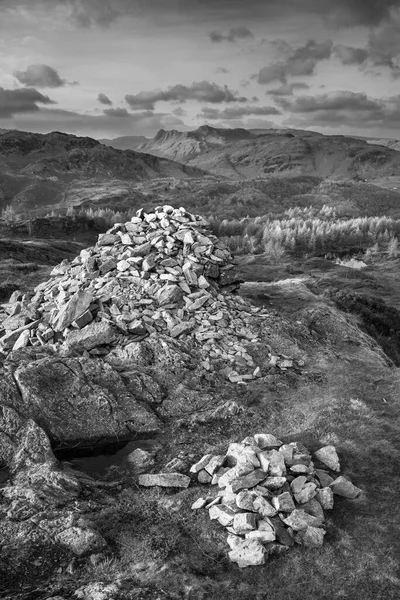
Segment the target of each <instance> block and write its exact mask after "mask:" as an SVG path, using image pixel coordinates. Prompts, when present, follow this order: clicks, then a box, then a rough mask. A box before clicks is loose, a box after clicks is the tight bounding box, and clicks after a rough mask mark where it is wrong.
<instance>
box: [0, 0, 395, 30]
mask: <svg viewBox="0 0 400 600" xmlns="http://www.w3.org/2000/svg"><path fill="white" fill-rule="evenodd" d="M1 4H2V5H3V6H6V7H10V8H18V6H21V5H23V6H25V7H26V8H27V10H29V11H34V10H35V8H36V7H37V6H43V5H44V6H45V7H46V9H47V10H48V11H52V10H54V11H56V10H57V9H58V7H59V6H60V5H62V6H64V7H65V8H66V10H67V15H68V17H69V19H70V20H71V21H72V22H73V23H74V24H75V25H76V26H78V27H95V26H100V27H109V26H110V25H112V24H113V23H114V22H115V21H117V20H118V19H121V18H125V17H127V16H132V17H138V16H140V15H146V16H152V15H155V16H158V15H161V16H169V17H172V18H175V19H179V20H180V22H182V21H183V22H185V21H186V22H195V21H196V20H198V19H199V18H201V19H203V20H207V21H208V22H213V23H216V24H218V25H220V24H223V23H227V22H228V23H230V24H231V23H232V24H234V23H238V24H239V25H238V28H239V27H241V23H243V21H244V20H245V21H248V20H249V18H252V19H254V20H259V19H269V20H273V19H277V18H285V17H288V16H291V15H293V14H296V15H298V16H302V15H315V14H316V15H319V16H320V17H321V18H322V19H325V20H326V21H328V22H329V23H330V24H332V25H333V26H336V27H353V26H354V25H364V26H372V27H375V26H376V25H378V24H379V23H381V22H383V21H384V20H387V19H388V18H389V16H390V14H391V10H392V9H393V8H396V7H398V6H399V4H400V0H335V1H334V2H333V1H332V0H318V1H316V0H247V1H246V2H243V0H151V2H146V1H145V0H2V2H1Z"/></svg>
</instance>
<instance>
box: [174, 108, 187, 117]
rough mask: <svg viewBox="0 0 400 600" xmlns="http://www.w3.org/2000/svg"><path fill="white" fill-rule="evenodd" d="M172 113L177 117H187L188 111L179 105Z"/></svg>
mask: <svg viewBox="0 0 400 600" xmlns="http://www.w3.org/2000/svg"><path fill="white" fill-rule="evenodd" d="M172 114H173V115H175V116H177V117H186V115H187V112H186V110H184V109H183V108H182V106H178V108H175V109H174V110H173V111H172Z"/></svg>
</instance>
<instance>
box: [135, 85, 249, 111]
mask: <svg viewBox="0 0 400 600" xmlns="http://www.w3.org/2000/svg"><path fill="white" fill-rule="evenodd" d="M125 100H126V102H127V103H128V104H129V106H130V107H131V108H132V109H133V110H154V107H155V104H156V103H157V102H182V103H183V102H186V101H187V100H198V101H199V102H211V103H215V104H217V103H220V102H247V98H245V97H243V96H238V94H237V92H234V91H233V90H230V89H229V88H228V86H226V85H224V86H221V85H218V84H216V83H211V82H209V81H199V82H195V83H192V85H190V86H187V85H182V84H177V85H173V86H171V87H169V88H167V89H166V90H152V91H143V92H139V93H138V94H127V95H126V96H125Z"/></svg>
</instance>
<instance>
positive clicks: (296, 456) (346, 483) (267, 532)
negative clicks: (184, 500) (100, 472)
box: [139, 433, 361, 567]
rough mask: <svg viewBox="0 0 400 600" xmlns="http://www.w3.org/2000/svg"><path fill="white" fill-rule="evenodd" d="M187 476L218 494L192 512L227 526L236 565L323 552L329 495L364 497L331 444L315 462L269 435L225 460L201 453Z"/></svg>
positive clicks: (232, 448) (232, 449) (236, 448)
mask: <svg viewBox="0 0 400 600" xmlns="http://www.w3.org/2000/svg"><path fill="white" fill-rule="evenodd" d="M314 461H315V463H314ZM316 465H317V466H316ZM319 467H320V468H319ZM190 471H191V473H192V474H194V475H195V476H196V477H197V480H198V481H199V482H200V483H203V484H211V485H216V486H218V488H219V490H218V492H217V495H215V494H210V496H208V497H205V498H203V497H202V498H199V499H198V500H196V502H195V503H194V504H193V505H192V509H193V510H197V509H202V508H206V509H208V512H209V517H210V519H212V520H217V521H218V522H219V523H220V524H221V525H223V526H224V527H225V528H226V530H227V532H228V538H227V542H228V545H229V546H230V548H231V551H230V552H229V558H230V560H231V561H232V562H236V563H237V564H238V566H239V567H247V566H251V565H260V564H263V563H264V562H265V558H266V557H267V556H268V555H270V554H280V553H281V552H285V551H286V550H288V549H289V548H290V547H291V546H293V545H294V544H295V543H298V544H302V545H303V546H306V547H310V548H318V547H320V546H322V543H323V539H324V536H325V525H324V521H325V513H324V511H326V510H331V509H332V508H333V502H334V495H335V494H336V495H338V496H342V497H344V498H356V497H357V496H358V495H359V494H360V493H361V490H360V489H359V488H357V487H355V486H354V485H353V484H352V483H351V481H350V480H349V479H348V478H346V477H343V476H340V475H339V476H338V473H339V472H340V463H339V458H338V455H337V453H336V449H335V447H334V446H324V447H323V448H320V449H319V450H317V452H315V454H314V460H313V459H312V456H311V454H310V453H309V451H308V450H307V448H306V447H305V446H303V445H302V444H300V443H299V442H291V443H290V444H283V443H282V442H281V441H280V440H278V439H277V438H276V437H275V436H274V435H271V434H266V433H260V434H256V435H254V437H247V438H245V439H244V440H243V441H242V442H241V443H240V444H238V443H232V444H230V445H229V447H228V450H227V452H226V454H224V455H217V456H216V455H212V454H206V455H205V456H203V457H202V458H201V459H200V460H199V461H198V462H197V463H195V464H194V465H193V466H192V467H191V469H190ZM332 475H333V476H332ZM146 477H147V478H148V477H157V475H154V476H151V475H150V476H146V475H142V476H141V478H139V483H140V484H141V485H163V483H160V482H159V483H156V482H155V481H154V482H153V483H150V482H149V481H148V480H147V479H146ZM164 477H165V476H164ZM180 477H181V478H183V477H185V476H184V475H180ZM186 480H187V481H186V482H185V486H187V485H188V482H189V481H190V479H189V477H186ZM164 484H165V482H164ZM178 484H179V482H178V483H177V482H175V483H174V485H178ZM179 485H181V484H179Z"/></svg>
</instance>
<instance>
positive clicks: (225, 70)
mask: <svg viewBox="0 0 400 600" xmlns="http://www.w3.org/2000/svg"><path fill="white" fill-rule="evenodd" d="M215 73H224V74H225V73H230V71H229V69H227V68H226V67H217V68H216V69H215Z"/></svg>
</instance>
